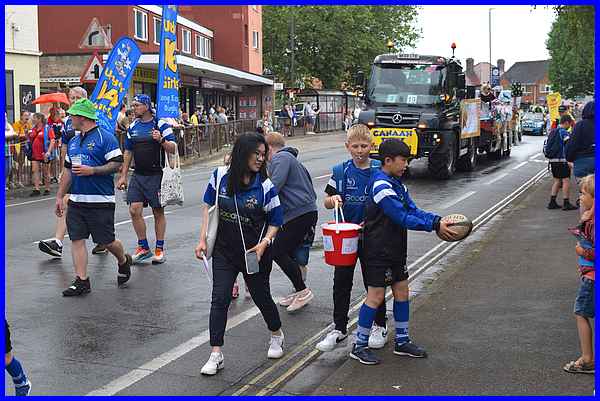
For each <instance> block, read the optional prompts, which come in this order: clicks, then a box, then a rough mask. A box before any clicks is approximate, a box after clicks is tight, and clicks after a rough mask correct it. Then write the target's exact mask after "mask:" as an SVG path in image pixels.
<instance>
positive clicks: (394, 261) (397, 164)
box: [350, 139, 455, 365]
mask: <svg viewBox="0 0 600 401" xmlns="http://www.w3.org/2000/svg"><path fill="white" fill-rule="evenodd" d="M409 157H410V149H409V147H408V145H406V144H405V143H404V142H402V141H401V140H400V139H388V140H386V141H384V142H383V143H382V144H381V146H380V147H379V156H378V158H379V160H380V161H381V163H382V167H381V170H379V171H376V172H375V173H374V174H373V176H372V178H371V184H370V193H369V198H368V200H367V204H366V209H365V226H364V259H365V260H366V261H367V268H366V272H365V273H366V274H365V278H366V281H367V283H366V284H367V286H368V291H367V299H366V301H365V303H363V305H362V307H361V309H360V313H359V315H358V328H357V334H356V344H355V345H354V346H353V348H352V352H351V353H350V357H351V358H353V359H357V360H358V361H360V362H361V363H363V364H365V365H375V364H378V363H379V359H378V358H377V357H376V356H375V355H374V354H373V352H372V351H371V350H370V349H369V346H368V344H369V335H370V333H371V327H372V326H373V320H374V319H375V315H376V313H377V308H378V307H379V305H381V304H382V302H385V287H386V286H388V285H391V286H392V292H393V294H394V321H395V326H396V336H395V347H394V353H395V354H397V355H407V356H411V357H415V358H424V357H426V356H427V353H426V352H425V350H424V349H423V348H422V347H419V346H418V345H416V344H414V343H412V342H411V341H410V337H409V336H408V316H409V313H408V270H407V268H406V254H407V249H406V248H407V230H417V231H428V232H431V231H433V230H435V231H437V232H439V233H440V236H442V237H443V238H450V236H452V235H454V234H455V233H454V232H453V231H452V230H451V229H449V228H448V227H447V226H446V224H445V223H444V222H441V218H440V216H437V215H435V214H433V213H428V212H425V211H423V210H421V209H418V208H417V206H416V205H415V204H414V202H413V201H412V199H411V198H410V196H409V195H408V190H407V189H406V186H404V185H403V184H402V182H401V181H400V177H401V176H402V174H403V173H404V171H405V170H406V167H407V165H408V158H409Z"/></svg>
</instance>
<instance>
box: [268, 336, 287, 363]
mask: <svg viewBox="0 0 600 401" xmlns="http://www.w3.org/2000/svg"><path fill="white" fill-rule="evenodd" d="M283 339H284V336H283V331H282V332H281V335H280V336H274V335H272V334H271V339H270V340H269V352H267V358H270V359H279V358H281V357H282V356H283Z"/></svg>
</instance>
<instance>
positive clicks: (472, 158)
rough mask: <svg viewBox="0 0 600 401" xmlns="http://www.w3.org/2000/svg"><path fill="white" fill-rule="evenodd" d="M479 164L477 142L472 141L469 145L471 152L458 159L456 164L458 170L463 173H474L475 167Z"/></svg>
mask: <svg viewBox="0 0 600 401" xmlns="http://www.w3.org/2000/svg"><path fill="white" fill-rule="evenodd" d="M476 164H477V147H476V146H475V141H473V140H471V141H470V143H469V151H468V152H467V154H466V155H464V156H463V157H461V158H460V159H458V162H457V163H456V168H458V169H459V170H461V171H473V170H475V165H476Z"/></svg>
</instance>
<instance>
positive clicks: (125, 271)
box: [117, 253, 133, 285]
mask: <svg viewBox="0 0 600 401" xmlns="http://www.w3.org/2000/svg"><path fill="white" fill-rule="evenodd" d="M125 259H127V260H126V261H125V263H123V264H122V265H119V274H117V284H118V285H123V284H125V283H126V282H128V281H129V278H130V277H131V264H132V263H133V261H132V260H131V255H130V254H128V253H126V254H125Z"/></svg>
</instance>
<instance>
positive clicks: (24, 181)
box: [4, 138, 62, 190]
mask: <svg viewBox="0 0 600 401" xmlns="http://www.w3.org/2000/svg"><path fill="white" fill-rule="evenodd" d="M25 142H26V141H25V140H23V139H22V138H19V139H16V140H14V141H11V142H9V151H10V156H5V166H4V169H5V171H4V173H5V176H6V178H7V179H6V181H5V185H6V188H7V190H13V189H18V188H24V187H27V186H33V180H32V175H31V171H32V170H31V164H32V162H31V160H29V159H27V157H25ZM59 164H60V161H59V153H58V152H57V151H56V152H55V158H54V160H52V161H51V162H50V163H49V166H50V174H49V175H50V178H49V179H50V182H51V183H57V182H58V177H59V175H60V172H61V170H62V167H61V166H60V165H59ZM7 170H8V171H7ZM40 175H41V185H40V188H42V187H43V186H44V180H45V177H44V176H43V174H42V173H41V170H40Z"/></svg>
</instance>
